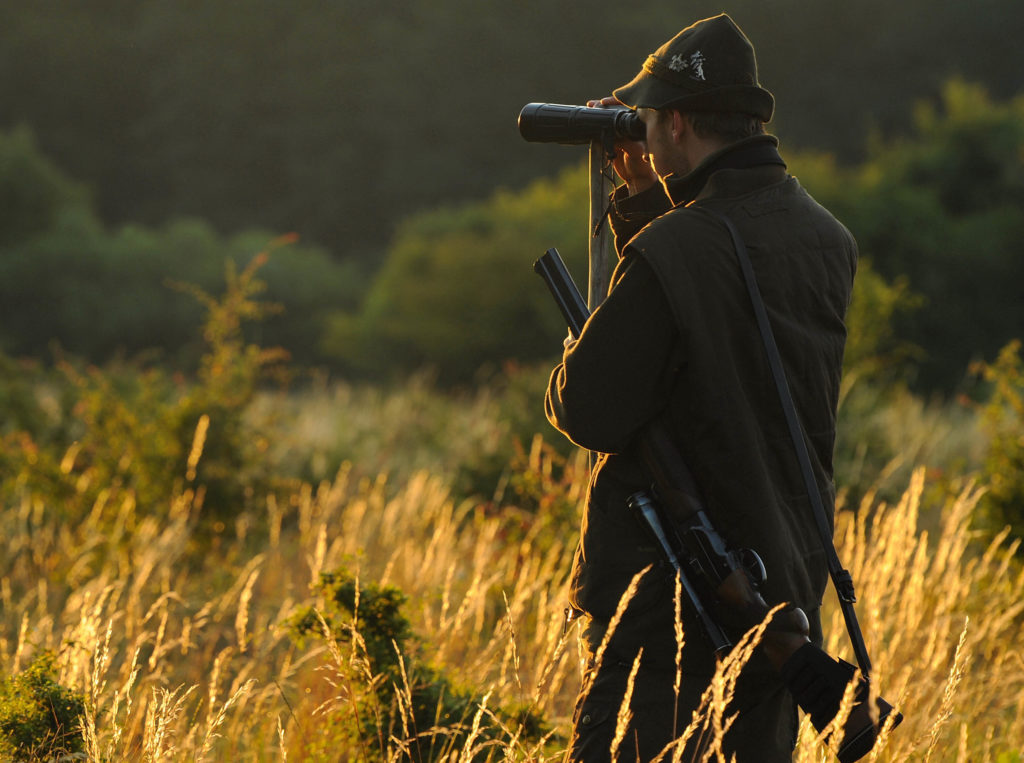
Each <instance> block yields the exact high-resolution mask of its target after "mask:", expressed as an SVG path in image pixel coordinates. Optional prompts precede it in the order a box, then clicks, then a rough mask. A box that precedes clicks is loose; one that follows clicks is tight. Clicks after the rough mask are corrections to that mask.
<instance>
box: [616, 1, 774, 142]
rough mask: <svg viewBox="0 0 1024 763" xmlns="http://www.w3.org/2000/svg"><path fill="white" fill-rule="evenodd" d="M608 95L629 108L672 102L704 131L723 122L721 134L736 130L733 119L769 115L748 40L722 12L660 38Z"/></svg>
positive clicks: (769, 101) (740, 120)
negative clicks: (638, 66) (665, 39)
mask: <svg viewBox="0 0 1024 763" xmlns="http://www.w3.org/2000/svg"><path fill="white" fill-rule="evenodd" d="M614 95H615V97H616V98H618V99H619V100H620V101H621V102H622V103H624V104H625V105H626V106H629V107H630V108H633V109H639V108H647V109H654V110H662V109H667V108H672V109H675V110H678V111H681V112H683V113H685V114H692V115H694V116H695V118H696V119H697V120H698V122H703V123H704V131H705V132H706V131H708V130H714V131H715V132H719V130H718V129H717V128H718V127H719V125H720V124H723V125H726V126H727V129H726V130H725V134H724V135H723V137H730V134H732V133H736V128H735V124H736V123H740V124H742V123H746V122H749V121H754V122H761V123H763V122H768V121H770V120H771V118H772V112H773V111H774V108H775V99H774V98H773V97H772V94H771V93H769V92H768V91H767V90H765V89H764V88H763V87H761V85H760V83H759V82H758V80H757V60H756V59H755V57H754V47H753V45H751V44H750V40H748V39H747V37H746V35H744V34H743V32H742V31H741V30H740V28H739V27H738V26H736V24H735V22H733V20H732V19H731V18H729V17H728V16H727V15H726V14H724V13H723V14H721V15H720V16H714V17H712V18H709V19H704V20H703V21H698V22H697V23H695V24H693V25H692V26H689V27H687V28H686V29H684V30H683V31H681V32H680V33H679V34H677V35H676V36H675V37H673V38H672V39H671V40H669V41H668V42H666V43H665V44H664V45H662V46H661V47H660V48H658V49H657V50H656V51H655V52H654V53H652V54H651V55H650V56H648V57H647V60H646V61H645V62H644V66H643V69H642V70H641V71H640V73H639V74H637V75H636V77H634V78H633V81H632V82H630V83H629V84H628V85H624V86H623V87H620V88H618V89H617V90H615V92H614ZM712 114H714V115H721V116H716V117H711V116H710V115H712ZM698 115H701V116H698ZM703 115H708V116H703ZM745 130H747V128H745V127H743V128H742V129H741V130H740V131H741V132H743V131H745ZM732 137H733V139H738V138H737V137H736V136H732ZM739 137H744V136H742V135H740V136H739Z"/></svg>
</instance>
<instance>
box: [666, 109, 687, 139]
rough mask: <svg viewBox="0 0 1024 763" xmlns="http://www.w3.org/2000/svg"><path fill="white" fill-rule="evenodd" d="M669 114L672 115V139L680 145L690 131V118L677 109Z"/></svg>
mask: <svg viewBox="0 0 1024 763" xmlns="http://www.w3.org/2000/svg"><path fill="white" fill-rule="evenodd" d="M669 113H670V114H671V115H672V139H673V140H674V141H676V142H677V143H678V142H679V141H680V140H682V139H683V138H684V137H686V134H687V133H688V132H689V131H690V118H689V117H688V116H686V114H684V113H682V112H681V111H676V110H675V109H672V110H671V111H670V112H669Z"/></svg>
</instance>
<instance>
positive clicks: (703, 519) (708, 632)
mask: <svg viewBox="0 0 1024 763" xmlns="http://www.w3.org/2000/svg"><path fill="white" fill-rule="evenodd" d="M534 270H535V271H536V272H537V273H538V274H539V275H540V276H541V278H543V279H544V281H545V283H546V284H547V285H548V288H549V289H550V290H551V293H552V295H553V296H554V298H555V302H556V303H557V304H558V307H559V309H560V310H561V312H562V314H563V316H565V319H566V322H567V323H568V325H569V331H570V332H571V333H572V335H573V337H574V338H578V337H579V335H580V333H581V332H582V330H583V325H584V324H585V323H586V320H587V318H588V317H589V315H590V311H589V310H588V308H587V304H586V302H584V300H583V297H582V296H581V295H580V293H579V290H578V289H577V288H576V284H575V283H574V282H573V280H572V276H571V275H570V274H569V271H568V270H567V269H566V267H565V264H564V262H562V258H561V256H560V255H559V253H558V250H556V249H548V251H547V252H546V253H545V254H544V255H543V256H542V257H541V258H540V259H538V260H537V262H536V263H534ZM637 447H638V449H639V454H640V456H641V458H642V460H643V462H644V464H645V466H646V467H647V470H648V472H649V475H650V477H651V479H652V480H653V483H654V485H653V488H652V490H651V491H650V492H644V491H639V492H637V493H634V494H633V495H632V496H631V497H630V498H629V500H628V502H627V503H628V506H629V508H630V509H631V510H632V511H633V512H634V514H635V516H637V518H638V519H639V520H640V521H641V522H642V523H643V525H644V526H645V527H646V529H647V530H648V532H649V533H650V534H651V535H652V536H653V537H654V539H655V540H656V542H657V544H658V547H659V549H660V551H661V554H662V556H663V557H664V558H665V560H666V561H667V562H668V563H669V564H670V565H671V566H672V568H673V570H675V572H676V574H677V575H678V577H679V580H680V582H681V586H680V587H681V590H682V592H683V597H684V602H683V603H684V605H685V606H686V607H687V609H688V610H689V611H690V613H691V614H693V615H695V616H696V618H697V621H698V623H699V624H700V628H701V631H702V633H703V634H704V637H705V638H706V639H707V640H708V643H709V645H710V646H711V648H712V650H713V651H714V652H715V653H716V654H718V653H721V652H723V651H727V650H728V649H729V648H730V647H731V646H732V643H731V640H730V638H729V636H728V635H727V633H726V627H725V625H727V626H729V627H730V629H735V628H742V629H744V630H746V629H749V628H751V627H754V626H756V625H758V624H759V623H761V622H762V621H763V620H764V619H765V618H766V617H768V615H769V613H770V607H769V606H768V604H767V602H765V600H764V598H763V597H762V596H761V594H760V593H759V592H758V590H757V588H758V587H759V586H760V585H761V584H762V583H763V582H764V580H765V579H766V577H767V573H766V571H765V568H764V564H763V563H762V561H761V559H760V557H759V556H758V555H757V553H756V552H755V551H753V550H752V549H732V548H730V547H729V545H728V544H727V543H726V541H725V539H724V538H723V537H722V536H721V535H720V534H719V533H718V532H717V531H716V529H715V527H714V525H713V524H712V523H711V521H710V518H709V516H708V514H707V511H706V510H705V507H704V504H703V501H702V499H701V497H700V492H699V490H698V488H697V484H696V481H695V480H694V478H693V474H692V473H691V472H690V469H689V467H688V466H687V464H686V462H685V460H684V459H683V458H682V456H681V455H680V453H679V451H678V449H677V448H676V447H675V445H674V443H673V442H672V438H671V435H670V434H669V432H668V430H667V429H666V427H665V425H664V424H662V423H661V422H658V421H654V422H651V423H649V424H647V425H646V426H645V427H644V428H643V429H642V430H641V431H640V433H639V434H638V435H637ZM666 506H667V507H670V508H671V510H672V511H671V516H672V517H673V519H674V521H673V522H672V523H668V522H667V521H666V519H665V517H666V512H665V508H666ZM712 612H714V613H715V615H717V616H718V617H719V618H722V619H723V620H724V621H725V625H723V623H721V622H720V621H719V620H717V619H716V618H715V615H713V614H712ZM809 631H810V627H809V622H808V620H807V616H806V614H805V613H804V612H803V610H801V609H799V608H796V607H794V608H790V609H788V610H784V611H781V612H778V613H776V614H775V615H774V617H773V618H772V620H771V622H770V623H769V626H768V628H767V630H766V631H765V633H764V636H763V638H762V641H761V646H762V648H763V650H764V652H765V655H766V656H767V657H768V659H769V661H770V662H771V664H772V665H773V666H774V667H775V669H776V670H777V671H778V672H779V674H780V676H781V678H782V681H783V683H784V684H785V685H786V687H787V688H788V689H789V691H790V693H792V694H793V697H794V699H795V700H796V702H797V704H798V705H799V706H800V708H801V709H802V710H803V711H804V712H806V713H807V714H808V715H809V716H810V718H811V723H812V724H813V725H814V727H815V728H816V729H817V730H818V731H819V732H821V731H823V730H824V729H825V728H826V727H827V726H828V725H829V723H830V722H831V721H832V719H833V718H835V716H836V715H837V713H838V712H839V708H840V704H841V702H842V699H843V695H844V693H845V691H846V687H847V685H848V684H849V683H850V682H851V681H852V680H853V679H854V678H855V677H857V676H856V668H855V667H854V666H853V665H851V664H850V663H848V662H845V661H844V660H838V659H836V658H834V657H832V656H831V655H829V654H828V653H826V652H825V651H824V650H823V649H821V648H820V647H818V646H817V645H816V644H814V643H813V642H812V641H811V640H810V637H809ZM869 678H870V677H869V675H868V671H867V670H862V672H861V675H860V676H859V677H857V686H856V689H855V704H854V706H853V708H852V710H851V711H850V713H849V715H848V716H847V718H846V721H845V722H844V724H843V726H842V728H841V729H840V730H839V732H840V733H841V735H839V734H836V736H837V737H838V738H839V740H840V741H839V743H838V745H837V746H836V749H835V753H836V756H837V757H838V759H839V760H840V761H841V763H852V762H853V761H856V760H859V759H860V758H862V757H863V756H864V755H866V754H867V753H868V752H870V751H871V749H872V747H874V744H875V742H876V740H877V739H878V735H879V733H880V731H881V729H882V727H883V726H884V725H885V724H886V720H887V719H889V718H890V717H891V725H890V728H892V727H895V726H896V725H897V724H898V723H899V722H900V721H901V720H902V718H903V716H902V715H901V714H900V713H898V712H895V714H894V708H893V706H892V705H890V704H889V703H888V702H886V701H885V700H884V699H883V698H882V697H880V696H876V697H875V698H874V705H873V706H872V703H871V702H870V698H871V687H870V682H869Z"/></svg>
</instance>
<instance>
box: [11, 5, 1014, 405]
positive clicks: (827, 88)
mask: <svg viewBox="0 0 1024 763" xmlns="http://www.w3.org/2000/svg"><path fill="white" fill-rule="evenodd" d="M721 10H722V7H721V6H720V5H719V4H714V3H708V2H694V3H690V4H688V5H687V6H686V8H685V9H681V8H680V7H679V6H678V4H670V3H668V2H663V1H662V0H644V1H643V2H636V3H629V4H622V3H610V2H598V3H591V4H588V5H587V6H586V7H584V6H581V5H580V4H578V3H565V2H550V0H544V2H540V1H539V0H523V2H519V3H512V4H509V3H504V4H501V3H493V4H491V3H479V2H469V1H468V0H444V1H443V2H441V1H439V0H431V2H427V1H426V0H407V1H405V2H372V3H371V2H365V1H364V0H337V1H336V2H329V3H325V2H315V1H313V0H296V2H291V3H287V4H281V3H275V2H267V1H266V0H244V2H230V3H229V2H194V1H190V0H183V1H182V2H175V3H164V2H156V1H155V0H102V1H100V0H96V1H95V2H89V3H66V2H58V1H56V0H32V2H28V1H27V0H10V2H5V3H3V5H2V7H0V28H2V29H3V34H2V36H0V103H2V104H3V107H2V109H0V350H2V351H4V352H7V353H9V354H11V355H16V356H34V357H39V358H45V357H49V356H50V355H51V353H52V352H53V348H54V347H55V346H59V347H60V348H62V349H63V350H64V351H67V352H71V353H74V354H76V355H79V356H81V357H84V358H87V359H90V360H94V361H104V360H108V359H110V358H113V357H124V356H128V357H134V356H136V355H137V354H138V353H140V352H142V351H144V350H152V349H157V350H159V352H160V357H163V358H165V359H168V360H171V361H173V362H179V361H180V362H194V361H195V359H196V358H197V357H198V353H199V349H198V347H197V345H196V337H197V328H198V326H199V325H200V322H201V309H200V307H199V305H198V304H197V303H196V301H195V300H194V299H192V298H191V296H190V295H188V294H187V293H184V292H183V290H181V289H175V288H170V287H169V286H168V281H169V280H170V281H174V282H181V283H190V284H196V285H198V286H201V287H202V288H204V289H207V290H216V289H218V288H220V286H219V284H221V283H222V281H223V274H224V261H225V260H226V259H233V260H235V261H237V262H239V263H243V262H245V261H247V259H248V258H249V257H251V255H252V254H253V253H254V252H255V251H257V250H258V249H260V248H261V247H263V246H265V245H266V243H267V242H268V241H271V240H276V242H277V248H276V249H275V252H274V254H273V256H272V257H271V260H270V262H269V263H268V265H267V266H266V268H265V270H264V272H263V277H265V279H266V281H267V282H268V284H269V295H270V297H271V298H272V299H274V300H275V301H277V302H279V303H281V304H282V305H283V306H284V308H285V309H284V311H283V313H282V314H281V315H278V316H276V317H272V318H270V319H268V320H267V321H265V322H264V323H262V324H261V325H260V326H259V327H258V329H256V330H257V331H258V332H260V333H259V338H260V339H261V340H262V341H263V342H264V343H270V344H275V343H279V344H282V345H283V346H285V347H286V348H287V349H288V350H289V351H290V352H291V353H292V354H293V357H294V358H295V359H296V361H299V362H302V363H307V364H315V365H318V366H322V367H326V368H329V369H332V370H338V371H343V372H345V373H346V374H349V375H355V374H361V375H363V376H369V377H371V378H385V377H387V376H393V375H394V374H396V373H398V374H402V373H407V372H408V371H410V370H413V369H416V368H418V367H420V366H421V365H423V364H430V365H433V366H434V367H435V371H436V373H437V375H438V378H439V379H440V380H441V381H443V382H465V381H468V380H471V379H473V378H474V374H475V373H476V372H477V371H478V369H479V368H480V367H481V366H487V367H491V368H494V367H497V366H500V365H501V364H502V363H503V362H505V361H507V360H509V359H516V360H521V361H529V360H533V359H536V358H538V357H547V356H549V355H551V352H552V347H554V348H555V349H557V346H558V345H557V341H558V337H559V336H560V335H561V327H560V326H559V320H558V318H557V316H556V315H554V314H552V313H553V311H552V310H551V309H550V307H549V305H548V304H547V302H546V296H545V295H544V294H542V293H541V292H542V288H540V287H539V286H538V283H535V277H534V276H533V275H532V273H531V272H530V263H532V261H533V259H534V258H535V256H536V255H537V254H538V253H540V252H542V251H543V250H544V249H546V248H547V247H549V246H558V247H559V248H560V249H561V250H562V251H563V254H565V255H567V257H568V258H569V259H570V260H571V261H572V262H574V263H576V265H577V267H579V264H580V263H581V262H582V257H583V252H584V250H585V246H586V242H585V227H584V226H585V222H584V221H585V219H586V210H585V206H586V182H587V180H586V177H585V176H584V174H583V171H582V161H583V157H582V156H581V150H579V149H572V148H566V147H557V146H540V145H535V144H527V143H525V142H523V141H522V140H521V139H520V138H519V136H518V134H517V131H516V117H517V115H518V112H519V109H520V108H521V107H522V105H524V104H525V103H527V102H529V101H550V102H562V103H581V102H583V101H585V100H586V99H587V98H590V97H594V96H599V95H601V94H604V93H607V92H609V91H610V90H611V89H612V88H613V87H615V86H617V85H619V84H621V83H622V82H624V81H626V80H627V79H628V78H630V77H631V76H632V75H633V73H634V72H635V71H636V70H637V68H638V67H639V66H640V64H641V63H642V62H643V60H644V58H645V56H646V55H647V54H648V53H649V52H651V51H652V50H653V49H654V48H656V47H657V46H658V45H660V44H661V42H663V41H664V40H665V39H667V37H668V36H670V35H671V34H674V33H675V31H677V30H678V29H679V28H681V27H683V26H685V25H687V24H688V23H691V22H692V21H693V20H695V19H697V18H700V17H703V16H707V15H712V14H714V13H717V12H720V11H721ZM728 10H729V12H730V13H731V14H732V15H733V16H734V18H735V19H736V20H737V21H738V23H739V24H740V25H741V26H742V27H743V28H744V30H745V31H746V32H747V33H748V35H749V36H750V37H751V39H752V40H753V41H754V42H755V45H756V47H757V52H758V58H759V65H760V70H761V79H762V82H763V83H764V84H765V86H766V87H768V88H769V89H770V90H772V91H773V92H774V93H775V95H776V98H777V103H778V108H777V116H776V119H775V120H774V122H773V123H772V125H771V129H772V131H773V132H774V133H776V134H777V135H779V136H780V138H781V140H782V146H783V149H784V154H785V155H786V156H787V157H788V158H789V159H790V162H791V169H792V171H794V173H796V174H798V175H799V176H800V177H801V179H802V180H803V181H804V184H805V185H807V186H808V187H809V188H810V190H811V191H812V193H814V194H816V195H817V196H818V197H819V199H820V200H821V201H823V202H824V203H826V204H827V205H829V206H831V207H833V208H834V209H835V211H836V212H837V213H838V215H839V216H840V217H841V218H842V219H843V220H844V221H845V222H846V223H847V224H848V225H849V227H851V229H853V231H854V233H855V234H856V235H857V237H858V239H859V240H860V242H861V247H862V250H863V254H864V255H865V258H866V260H868V261H869V262H870V264H871V266H872V267H873V270H874V271H875V272H877V274H878V276H879V277H880V278H881V279H884V283H886V284H890V285H893V286H894V287H898V288H900V289H901V291H900V294H901V295H902V296H901V298H900V300H899V302H900V304H899V309H896V308H895V307H894V308H893V310H892V313H893V314H892V316H891V318H892V321H893V327H894V328H893V331H894V332H895V336H894V337H893V338H892V341H893V344H894V346H895V345H897V344H898V345H900V346H901V347H902V348H903V350H904V352H903V358H904V360H906V359H910V358H912V359H913V360H914V362H913V364H912V365H910V366H905V367H904V368H905V369H908V370H907V373H908V374H909V378H910V380H911V381H912V382H913V383H914V384H916V385H917V386H918V387H919V388H921V389H922V390H925V391H929V392H930V391H941V392H950V391H952V390H955V389H957V388H958V387H959V386H960V385H961V384H962V382H963V377H964V373H965V370H966V368H967V365H968V363H969V362H970V361H971V360H972V359H975V358H977V357H985V358H989V359H991V358H992V357H994V355H995V352H996V351H997V350H998V348H999V347H1001V346H1002V345H1003V344H1005V342H1006V340H1007V339H1009V338H1011V337H1012V336H1014V335H1015V334H1017V333H1019V328H1020V326H1021V325H1022V322H1024V306H1022V304H1021V303H1022V300H1021V299H1020V298H1019V284H1020V283H1022V282H1024V258H1021V257H1020V256H1019V251H1020V242H1021V241H1024V211H1022V205H1021V202H1022V200H1024V158H1022V150H1024V149H1022V146H1024V138H1022V135H1024V106H1022V105H1021V101H1020V100H1019V95H1020V93H1021V92H1022V90H1024V82H1022V74H1021V72H1022V68H1021V67H1020V66H1019V65H1016V61H1017V59H1018V58H1019V50H1018V41H1019V40H1020V39H1021V38H1022V37H1024V10H1022V9H1021V6H1020V3H1019V2H1016V0H978V2H975V3H971V4H967V3H962V2H957V1H955V0H944V1H942V2H936V1H935V0H928V1H927V2H926V1H925V0H906V2H903V3H899V4H895V5H894V4H893V3H888V2H881V1H880V0H865V1H864V2H860V3H856V4H850V3H840V2H817V3H798V2H794V0H779V1H778V2H773V3H763V2H757V1H756V0H735V2H733V3H732V4H731V6H730V7H729V9H728ZM684 11H685V13H684ZM565 168H568V169H566V174H559V172H561V171H562V170H563V169H565ZM538 178H540V179H541V180H539V181H538ZM294 234H297V235H294ZM282 236H283V238H281V237H282ZM901 279H905V280H901ZM915 295H916V300H915V299H914V298H912V297H913V296H915ZM553 342H555V343H556V344H552V343H553ZM55 343H56V344H55Z"/></svg>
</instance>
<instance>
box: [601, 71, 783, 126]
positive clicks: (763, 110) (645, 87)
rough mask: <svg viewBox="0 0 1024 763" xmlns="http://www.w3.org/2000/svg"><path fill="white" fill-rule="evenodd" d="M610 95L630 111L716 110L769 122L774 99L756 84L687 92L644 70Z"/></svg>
mask: <svg viewBox="0 0 1024 763" xmlns="http://www.w3.org/2000/svg"><path fill="white" fill-rule="evenodd" d="M612 95H614V96H615V97H616V98H617V99H618V100H619V101H621V102H622V103H623V104H625V105H626V106H628V107H629V108H631V109H640V108H646V109H665V108H669V107H670V106H671V107H672V108H678V109H679V110H680V111H701V112H704V111H719V112H729V113H737V114H750V115H751V116H754V117H757V118H758V119H760V120H761V121H762V122H770V121H771V118H772V114H773V113H774V111H775V97H774V96H773V95H772V94H771V93H770V92H768V91H767V90H765V89H764V88H763V87H758V86H757V85H724V86H722V87H713V88H709V89H708V90H701V91H699V92H691V93H687V92H686V91H684V90H682V89H681V88H679V87H677V86H675V85H672V84H670V83H668V82H666V81H664V80H662V79H660V78H658V77H657V76H655V75H654V74H651V73H650V72H648V71H646V70H642V71H641V72H640V73H639V74H637V75H636V77H634V78H633V80H632V82H630V83H628V84H626V85H623V86H622V87H620V88H616V89H615V90H614V91H613V92H612Z"/></svg>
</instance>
